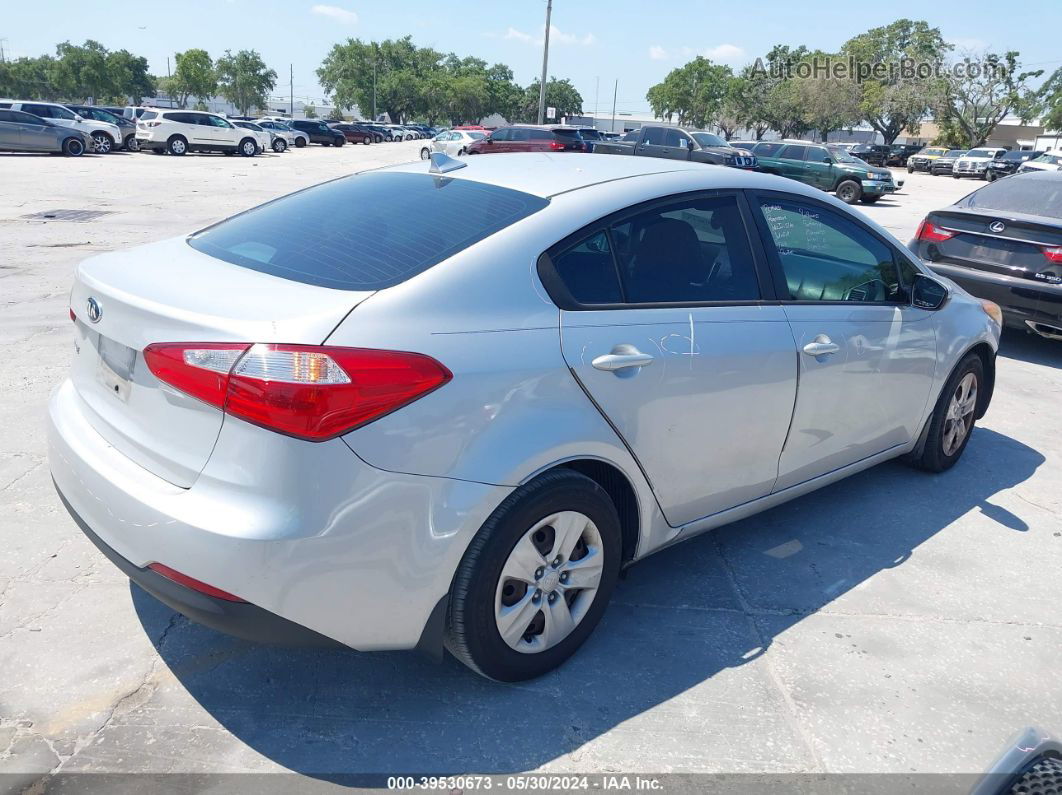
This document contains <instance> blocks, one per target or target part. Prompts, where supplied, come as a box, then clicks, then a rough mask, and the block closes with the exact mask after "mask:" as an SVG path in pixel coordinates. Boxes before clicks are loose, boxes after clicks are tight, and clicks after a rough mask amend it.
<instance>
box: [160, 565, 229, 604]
mask: <svg viewBox="0 0 1062 795" xmlns="http://www.w3.org/2000/svg"><path fill="white" fill-rule="evenodd" d="M148 568H149V569H151V570H152V571H153V572H156V573H157V574H161V575H162V576H163V577H165V578H166V579H167V580H173V581H174V582H175V583H177V584H178V585H183V586H184V587H185V588H191V589H192V590H193V591H199V593H201V594H206V595H207V596H213V597H214V598H215V599H224V600H225V601H226V602H246V601H247V600H246V599H241V598H240V597H238V596H236V595H235V594H231V593H229V592H228V591H223V590H221V589H220V588H215V587H214V586H213V585H207V584H206V583H205V582H203V581H201V580H197V579H195V578H194V577H189V576H188V575H187V574H181V573H180V572H179V571H177V570H176V569H171V568H170V567H169V566H163V565H162V564H161V563H152V564H151V565H149V566H148Z"/></svg>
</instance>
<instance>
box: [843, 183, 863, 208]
mask: <svg viewBox="0 0 1062 795" xmlns="http://www.w3.org/2000/svg"><path fill="white" fill-rule="evenodd" d="M862 195H863V186H862V185H860V184H859V183H858V182H856V181H855V180H853V179H846V180H842V181H841V183H840V184H839V185H838V186H837V198H838V199H840V200H841V201H843V202H844V203H845V204H855V203H856V202H857V201H859V199H860V197H861V196H862Z"/></svg>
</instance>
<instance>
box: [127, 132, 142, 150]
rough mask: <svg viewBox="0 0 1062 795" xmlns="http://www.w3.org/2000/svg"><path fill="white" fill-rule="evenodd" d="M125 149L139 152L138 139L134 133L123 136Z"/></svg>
mask: <svg viewBox="0 0 1062 795" xmlns="http://www.w3.org/2000/svg"><path fill="white" fill-rule="evenodd" d="M125 151H127V152H139V151H140V141H138V140H137V139H136V133H133V134H131V135H127V136H125Z"/></svg>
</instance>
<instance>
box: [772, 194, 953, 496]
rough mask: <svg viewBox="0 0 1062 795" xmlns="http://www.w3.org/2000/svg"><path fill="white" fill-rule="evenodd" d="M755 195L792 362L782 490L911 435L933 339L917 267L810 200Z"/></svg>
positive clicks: (923, 397) (930, 366)
mask: <svg viewBox="0 0 1062 795" xmlns="http://www.w3.org/2000/svg"><path fill="white" fill-rule="evenodd" d="M756 199H757V200H756V202H755V204H756V205H758V210H757V222H758V223H759V225H760V228H761V238H762V239H763V240H764V243H765V245H766V246H767V248H768V256H769V259H770V260H771V262H772V265H773V267H774V269H775V271H774V272H775V278H776V282H777V292H778V293H779V295H781V296H783V297H784V298H785V300H783V302H782V308H783V309H784V312H785V315H786V317H787V318H788V319H789V323H790V325H791V327H792V330H793V337H794V339H795V340H796V346H797V351H798V355H799V362H800V376H799V383H800V388H799V392H798V394H797V400H796V406H795V409H794V412H793V422H792V428H791V430H790V431H789V435H788V438H787V440H786V443H785V449H784V450H783V451H782V455H781V457H780V459H779V466H778V483H777V486H776V490H781V489H784V488H788V487H789V486H794V485H796V484H798V483H802V482H804V481H806V480H810V479H811V478H814V477H817V476H819V475H823V474H825V473H827V472H830V471H832V470H834V469H837V468H839V467H843V466H846V465H848V464H852V463H855V462H857V461H860V460H862V459H864V458H867V457H869V456H872V455H875V454H877V453H880V452H883V451H886V450H890V449H893V448H895V447H897V446H899V445H903V444H906V443H907V442H909V441H911V440H912V439H913V438H914V437H915V436H917V434H918V433H919V432H920V431H921V428H920V427H919V422H920V420H921V418H922V416H923V412H924V410H925V407H926V402H927V400H928V399H929V394H930V387H931V385H932V382H933V374H934V372H935V369H936V333H935V324H934V322H933V313H932V312H927V311H925V310H922V309H918V308H916V307H913V306H911V304H910V302H909V288H910V284H911V281H912V279H913V274H914V272H915V268H914V266H913V265H911V264H910V262H908V261H907V260H906V257H905V256H904V255H903V254H902V253H901V252H899V251H898V250H896V249H894V248H893V247H892V246H891V245H890V244H889V243H888V242H887V241H885V240H884V239H882V238H880V237H878V235H877V234H876V233H875V232H874V231H873V230H871V229H869V228H868V227H866V226H864V225H863V224H861V223H860V222H858V221H857V220H856V219H855V218H852V217H851V216H850V215H848V214H846V213H842V212H841V211H838V210H836V209H834V208H832V207H830V206H828V205H826V204H820V203H819V202H816V201H814V200H813V199H808V198H804V197H793V196H790V195H788V194H766V193H765V194H761V195H759V196H758V197H756Z"/></svg>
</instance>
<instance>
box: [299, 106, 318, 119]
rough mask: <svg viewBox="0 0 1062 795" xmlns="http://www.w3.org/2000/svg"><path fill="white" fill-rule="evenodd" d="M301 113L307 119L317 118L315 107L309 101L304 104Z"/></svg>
mask: <svg viewBox="0 0 1062 795" xmlns="http://www.w3.org/2000/svg"><path fill="white" fill-rule="evenodd" d="M302 114H303V115H304V116H305V117H306V118H307V119H316V118H317V108H315V107H314V105H313V103H312V102H311V103H310V104H309V105H306V106H304V107H303V109H302Z"/></svg>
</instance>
